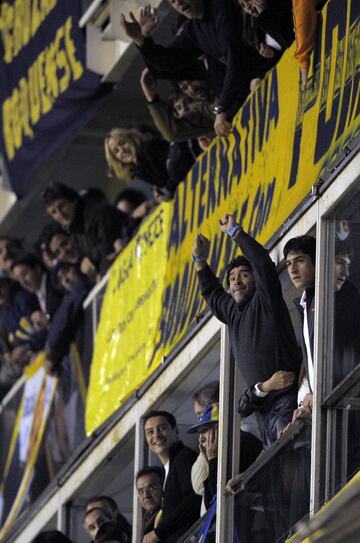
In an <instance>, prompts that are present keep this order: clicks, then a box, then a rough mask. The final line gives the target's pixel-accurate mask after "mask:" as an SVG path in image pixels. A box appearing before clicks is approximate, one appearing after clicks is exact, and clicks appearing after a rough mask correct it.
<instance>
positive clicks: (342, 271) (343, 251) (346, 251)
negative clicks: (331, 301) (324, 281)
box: [334, 241, 353, 292]
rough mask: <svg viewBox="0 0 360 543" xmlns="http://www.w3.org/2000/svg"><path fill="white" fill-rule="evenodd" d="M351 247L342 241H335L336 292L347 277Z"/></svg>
mask: <svg viewBox="0 0 360 543" xmlns="http://www.w3.org/2000/svg"><path fill="white" fill-rule="evenodd" d="M352 257H353V249H352V248H351V247H349V245H348V244H347V243H345V242H343V241H336V242H335V270H334V290H335V291H336V292H337V291H339V290H340V289H341V287H342V286H343V285H344V283H345V281H346V279H347V278H348V277H349V270H350V264H351V260H352Z"/></svg>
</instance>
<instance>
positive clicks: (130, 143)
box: [105, 128, 194, 199]
mask: <svg viewBox="0 0 360 543" xmlns="http://www.w3.org/2000/svg"><path fill="white" fill-rule="evenodd" d="M105 157H106V161H107V164H108V167H109V174H110V175H111V176H114V177H116V178H117V179H119V180H122V181H126V182H129V181H131V180H132V179H134V178H135V177H137V178H139V179H141V180H142V181H144V182H146V183H149V184H150V185H152V186H154V187H155V188H156V189H158V191H160V193H162V194H163V197H164V199H169V198H171V197H172V195H173V193H174V190H175V188H176V187H177V185H178V184H179V183H180V181H182V180H183V179H184V177H185V176H186V174H187V173H188V171H189V170H190V168H191V166H192V165H193V163H194V157H193V156H192V155H191V153H190V151H189V150H188V148H187V146H186V145H185V146H184V145H180V144H176V145H175V144H173V145H170V144H169V143H168V142H167V141H165V140H163V139H161V138H157V137H154V136H151V137H149V136H148V135H144V134H143V133H141V132H140V131H139V130H137V129H135V128H131V129H124V128H113V129H112V130H111V131H110V132H109V134H108V135H107V136H106V138H105Z"/></svg>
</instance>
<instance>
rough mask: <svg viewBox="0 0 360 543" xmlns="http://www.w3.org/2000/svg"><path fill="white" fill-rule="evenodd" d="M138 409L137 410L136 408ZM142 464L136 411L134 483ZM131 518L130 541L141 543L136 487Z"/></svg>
mask: <svg viewBox="0 0 360 543" xmlns="http://www.w3.org/2000/svg"><path fill="white" fill-rule="evenodd" d="M137 411H138V410H137ZM143 465H144V430H143V426H142V420H141V417H140V416H139V414H138V412H137V414H136V424H135V451H134V485H135V476H136V474H137V472H138V471H139V470H140V469H141V468H142V467H143ZM133 496H134V497H133V520H132V527H133V530H132V543H141V540H142V539H141V536H142V509H141V506H140V503H139V500H138V497H137V493H136V489H135V490H134V495H133Z"/></svg>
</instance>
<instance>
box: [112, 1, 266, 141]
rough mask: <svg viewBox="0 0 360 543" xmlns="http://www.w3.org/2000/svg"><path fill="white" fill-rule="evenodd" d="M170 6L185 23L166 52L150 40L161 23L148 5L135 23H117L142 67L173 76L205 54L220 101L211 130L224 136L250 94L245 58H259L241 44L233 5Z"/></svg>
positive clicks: (198, 3)
mask: <svg viewBox="0 0 360 543" xmlns="http://www.w3.org/2000/svg"><path fill="white" fill-rule="evenodd" d="M170 3H171V6H172V7H173V8H174V9H175V10H176V11H177V12H179V13H180V14H181V15H184V16H185V17H186V18H187V19H188V22H187V24H186V25H184V27H183V30H182V32H181V33H180V35H178V36H177V37H176V38H175V39H174V41H173V42H172V43H171V44H170V45H169V46H168V47H163V46H161V45H156V44H155V43H154V42H153V40H152V39H151V38H150V36H151V34H152V32H153V31H154V30H155V28H156V27H157V26H158V24H159V18H158V16H157V14H156V11H155V10H154V9H153V8H151V7H150V6H147V7H146V8H143V9H142V10H141V12H140V19H139V21H137V19H136V18H135V16H134V15H133V14H132V13H131V14H130V17H131V20H130V21H128V20H127V19H126V18H125V16H122V21H121V24H122V26H123V28H124V30H125V32H126V34H127V35H128V37H129V38H130V39H132V40H133V42H134V43H135V44H136V45H137V47H138V48H139V50H140V52H141V54H142V55H143V57H144V59H145V62H148V63H150V65H151V66H155V67H156V68H158V69H160V70H163V71H167V70H168V71H172V70H173V69H174V66H177V67H178V68H179V69H181V68H186V65H187V64H188V63H189V62H190V61H191V60H196V59H198V58H199V57H200V56H202V55H206V59H207V63H208V68H209V80H210V83H211V86H212V89H213V91H214V93H215V94H216V95H217V96H218V98H219V104H218V105H217V106H216V109H214V112H215V115H216V116H215V122H214V129H215V132H216V133H217V134H218V135H219V136H225V135H226V134H228V133H229V132H230V130H231V120H232V118H233V116H234V115H235V113H236V112H237V110H238V109H239V107H240V106H241V104H242V103H243V102H244V100H245V98H246V97H247V95H248V93H249V88H250V80H251V78H252V77H255V74H252V73H251V68H250V64H251V62H252V60H253V59H251V60H250V62H249V56H251V57H255V56H256V55H257V56H259V55H258V53H257V52H256V51H254V54H253V52H252V51H251V49H247V48H246V47H245V46H244V44H243V42H242V40H241V37H240V31H239V30H240V28H241V12H240V10H238V9H237V8H236V6H235V5H234V3H233V1H232V0H207V1H204V0H186V1H183V0H182V1H180V0H174V1H171V2H170ZM263 60H265V59H263ZM260 62H261V57H260ZM255 71H256V70H255ZM257 75H258V74H257ZM189 79H190V77H189Z"/></svg>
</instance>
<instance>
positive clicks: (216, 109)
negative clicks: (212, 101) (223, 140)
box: [213, 106, 225, 115]
mask: <svg viewBox="0 0 360 543" xmlns="http://www.w3.org/2000/svg"><path fill="white" fill-rule="evenodd" d="M224 111H225V108H224V107H223V106H214V109H213V113H214V114H215V115H218V113H224Z"/></svg>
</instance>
